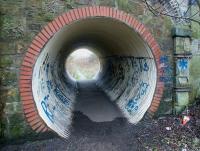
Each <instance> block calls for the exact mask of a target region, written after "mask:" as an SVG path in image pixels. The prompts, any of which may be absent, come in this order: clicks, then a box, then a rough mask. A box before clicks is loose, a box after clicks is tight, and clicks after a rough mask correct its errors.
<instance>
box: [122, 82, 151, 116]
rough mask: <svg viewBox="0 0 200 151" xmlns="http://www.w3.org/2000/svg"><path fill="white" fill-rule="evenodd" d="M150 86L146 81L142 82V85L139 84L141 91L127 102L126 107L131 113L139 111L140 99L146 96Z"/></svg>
mask: <svg viewBox="0 0 200 151" xmlns="http://www.w3.org/2000/svg"><path fill="white" fill-rule="evenodd" d="M148 87H149V84H148V83H146V82H143V81H142V82H141V83H140V86H139V92H138V94H137V95H136V97H134V98H133V99H131V100H129V102H128V103H127V105H126V107H125V109H126V110H127V111H128V112H129V113H131V112H133V111H137V110H138V108H139V106H138V100H139V99H140V98H141V97H142V96H144V95H145V94H146V92H147V89H148Z"/></svg>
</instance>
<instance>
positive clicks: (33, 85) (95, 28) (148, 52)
mask: <svg viewBox="0 0 200 151" xmlns="http://www.w3.org/2000/svg"><path fill="white" fill-rule="evenodd" d="M80 47H85V48H90V50H92V51H94V52H95V53H96V54H97V55H98V56H99V58H100V62H101V71H100V73H99V76H98V77H97V79H96V84H97V85H98V87H99V88H101V89H102V90H103V91H104V92H105V94H106V95H107V96H108V97H109V98H110V101H111V102H113V103H114V104H116V105H117V107H118V108H119V110H120V111H121V112H122V114H123V116H124V117H126V118H127V119H128V121H129V122H130V123H132V124H136V123H137V122H139V121H140V120H141V119H142V118H143V117H144V116H145V117H152V116H153V114H154V113H155V112H156V110H157V108H158V106H159V103H160V99H161V97H162V93H163V83H161V82H159V73H160V72H159V69H160V65H159V58H160V49H159V46H158V44H157V42H156V41H155V40H154V38H153V37H152V35H151V34H150V32H149V31H148V29H147V28H145V27H144V25H143V24H141V23H139V22H138V21H137V20H136V19H134V18H133V17H132V16H130V15H129V14H127V13H125V12H122V11H119V10H115V9H113V8H108V7H99V6H97V7H86V8H79V9H73V10H71V11H69V12H67V13H65V14H63V15H61V16H59V17H57V18H56V19H55V20H54V21H52V22H50V23H49V24H48V25H47V26H45V27H44V28H43V29H42V30H41V32H40V33H39V34H38V35H37V36H36V37H35V39H34V40H33V42H32V44H31V45H30V47H29V48H28V51H27V52H26V54H25V57H24V60H23V63H22V65H21V73H20V74H21V76H20V82H19V87H20V94H21V100H22V104H23V107H24V113H25V116H26V118H27V121H28V123H29V124H30V125H31V127H32V128H33V129H34V130H36V131H37V132H41V131H42V132H45V131H47V130H53V131H55V132H56V133H58V134H59V135H60V136H62V137H64V138H67V137H68V135H69V133H70V132H69V129H70V126H71V123H72V118H73V111H74V104H75V101H76V99H77V98H76V97H77V91H78V86H77V83H76V82H75V81H72V80H71V79H70V78H69V76H68V75H67V74H66V72H65V60H66V58H67V56H68V55H69V54H70V53H71V52H72V51H73V50H74V49H77V48H80ZM80 110H81V109H80Z"/></svg>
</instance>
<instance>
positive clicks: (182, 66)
mask: <svg viewBox="0 0 200 151" xmlns="http://www.w3.org/2000/svg"><path fill="white" fill-rule="evenodd" d="M178 67H179V69H180V70H181V71H184V70H186V69H188V60H187V59H179V61H178Z"/></svg>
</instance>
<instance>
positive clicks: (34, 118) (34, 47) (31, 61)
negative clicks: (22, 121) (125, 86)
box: [19, 6, 164, 132]
mask: <svg viewBox="0 0 200 151" xmlns="http://www.w3.org/2000/svg"><path fill="white" fill-rule="evenodd" d="M98 16H99V17H110V18H113V19H116V20H118V21H121V22H124V23H126V24H127V25H128V26H130V27H131V28H133V29H134V30H135V31H136V32H137V33H138V34H139V35H140V37H141V38H142V39H143V40H144V41H145V42H146V44H147V45H148V46H149V47H150V49H151V51H152V54H153V56H154V60H155V64H156V67H157V83H156V89H155V92H154V96H153V100H152V103H151V106H150V107H149V109H148V110H147V114H146V117H148V118H149V117H150V118H151V117H153V115H154V113H155V112H156V111H157V109H158V107H159V104H160V100H161V98H162V94H163V89H164V84H163V83H162V82H160V81H159V79H160V76H161V75H160V63H159V59H160V55H161V51H160V48H159V45H158V43H157V42H156V40H155V39H154V38H153V36H152V34H151V33H150V32H149V30H148V29H147V28H146V27H145V26H144V25H143V24H142V23H140V22H139V21H137V20H136V19H135V18H134V17H132V16H131V15H129V14H127V13H125V12H123V11H120V10H116V9H114V8H109V7H103V6H93V7H84V8H78V9H73V10H70V11H69V12H67V13H64V14H62V15H60V16H58V17H57V18H55V19H54V20H53V21H52V22H50V23H48V24H47V25H46V26H45V27H44V28H43V29H42V30H41V31H40V32H39V33H38V35H36V36H35V38H34V39H33V41H32V43H31V44H30V46H29V48H28V50H27V52H26V54H25V57H24V59H23V62H22V65H21V69H20V80H19V89H20V96H21V100H22V105H23V110H24V114H25V117H26V119H27V122H28V123H29V125H30V126H31V127H32V129H33V130H35V131H36V132H45V131H47V130H49V128H48V126H47V125H46V124H45V122H44V121H43V120H42V118H41V117H40V116H39V113H38V111H37V108H36V105H35V102H34V98H33V94H32V73H33V68H34V65H35V63H36V60H37V58H38V56H39V54H40V52H41V51H42V49H43V47H44V46H45V44H46V43H48V41H49V40H50V39H51V37H52V36H54V34H55V33H56V32H57V31H59V30H60V29H61V28H62V27H63V26H67V25H68V24H70V23H72V22H74V21H77V20H80V19H84V18H89V17H90V18H91V17H98Z"/></svg>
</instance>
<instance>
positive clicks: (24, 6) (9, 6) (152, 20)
mask: <svg viewBox="0 0 200 151" xmlns="http://www.w3.org/2000/svg"><path fill="white" fill-rule="evenodd" d="M0 3H1V6H0V7H1V8H0V10H1V22H0V25H1V33H0V82H1V86H0V92H1V94H0V111H1V112H0V124H1V126H0V135H1V138H6V139H11V138H18V137H23V136H24V135H27V134H30V136H31V135H33V134H34V132H32V131H31V130H30V127H29V126H28V125H27V124H26V121H25V119H24V115H23V111H22V107H21V102H20V98H19V90H18V80H19V68H20V65H21V60H22V58H23V55H24V52H25V51H26V50H27V48H28V45H29V44H30V43H31V41H32V39H33V37H34V36H35V35H36V34H37V33H38V32H39V31H40V30H41V29H42V27H43V26H44V25H46V24H47V23H48V22H49V21H51V20H52V19H53V18H55V17H56V16H58V15H59V14H62V13H63V12H66V11H68V10H70V9H73V8H77V7H84V6H89V5H103V6H110V7H115V8H118V9H121V10H124V11H126V12H128V13H130V14H132V15H133V16H134V17H135V18H137V19H138V20H139V21H141V22H142V23H144V24H145V25H146V26H147V27H148V28H149V29H150V31H151V33H152V34H153V36H154V37H155V39H156V40H157V41H158V43H159V45H160V47H161V50H162V56H161V58H160V63H162V64H163V66H162V73H161V74H162V77H161V80H162V81H163V82H165V92H164V95H163V99H162V101H161V105H160V108H159V111H158V115H162V114H170V113H171V110H172V93H171V92H172V87H173V61H172V59H173V56H172V52H173V41H172V37H171V29H172V26H173V25H172V22H171V20H170V19H169V18H167V17H161V18H158V17H155V16H153V15H152V14H151V13H150V12H149V11H148V10H147V9H146V8H145V6H144V4H143V3H141V2H140V1H139V0H131V1H128V0H28V1H27V0H15V1H13V0H0ZM197 62H198V58H197V59H196V60H195V59H194V60H193V62H192V64H196V63H197ZM196 68H198V67H197V66H194V67H192V72H195V74H194V77H192V78H193V80H194V81H195V80H196V79H197V78H198V73H199V72H197V70H196ZM197 87H198V86H197Z"/></svg>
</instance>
